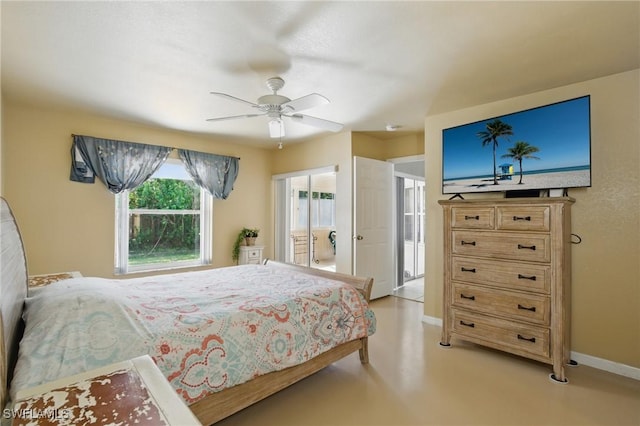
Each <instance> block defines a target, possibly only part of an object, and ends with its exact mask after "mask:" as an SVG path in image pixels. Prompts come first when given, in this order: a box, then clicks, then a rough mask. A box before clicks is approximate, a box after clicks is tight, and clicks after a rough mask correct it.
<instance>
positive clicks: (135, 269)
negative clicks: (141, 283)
mask: <svg viewBox="0 0 640 426" xmlns="http://www.w3.org/2000/svg"><path fill="white" fill-rule="evenodd" d="M211 263H212V262H211V261H207V262H201V261H199V260H198V261H190V262H176V263H171V264H145V265H135V266H129V268H128V270H127V271H126V272H122V271H120V270H118V269H117V268H116V269H115V270H114V271H113V273H114V274H115V275H131V274H139V273H147V272H163V271H172V270H178V269H192V268H197V267H200V266H211Z"/></svg>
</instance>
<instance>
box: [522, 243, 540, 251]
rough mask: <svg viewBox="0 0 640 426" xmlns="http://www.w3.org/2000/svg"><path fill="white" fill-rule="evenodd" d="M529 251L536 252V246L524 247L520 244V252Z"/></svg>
mask: <svg viewBox="0 0 640 426" xmlns="http://www.w3.org/2000/svg"><path fill="white" fill-rule="evenodd" d="M522 249H527V250H533V251H536V246H523V245H522V244H518V250H522Z"/></svg>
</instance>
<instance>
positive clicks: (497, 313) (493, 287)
mask: <svg viewBox="0 0 640 426" xmlns="http://www.w3.org/2000/svg"><path fill="white" fill-rule="evenodd" d="M439 203H440V204H441V205H442V208H443V210H444V309H443V326H442V342H441V345H443V346H449V345H450V341H451V337H452V336H453V337H456V338H460V339H463V340H467V341H470V342H474V343H477V344H481V345H485V346H489V347H492V348H495V349H499V350H503V351H507V352H510V353H513V354H516V355H521V356H524V357H527V358H531V359H534V360H537V361H541V362H544V363H547V364H551V365H553V374H551V376H550V377H551V378H552V379H554V380H556V381H559V382H566V381H567V378H566V376H565V368H564V367H565V365H566V364H568V363H569V362H570V355H569V351H570V317H571V315H570V314H571V311H570V308H571V290H570V289H571V205H572V204H573V203H574V200H573V199H572V198H569V197H561V198H511V199H509V198H505V199H491V200H460V201H458V200H456V201H453V200H442V201H440V202H439Z"/></svg>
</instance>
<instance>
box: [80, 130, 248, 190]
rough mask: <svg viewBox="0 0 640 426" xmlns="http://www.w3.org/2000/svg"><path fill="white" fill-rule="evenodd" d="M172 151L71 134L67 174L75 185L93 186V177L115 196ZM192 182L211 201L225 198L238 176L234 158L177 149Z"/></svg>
mask: <svg viewBox="0 0 640 426" xmlns="http://www.w3.org/2000/svg"><path fill="white" fill-rule="evenodd" d="M172 150H173V148H169V147H164V146H158V145H147V144H141V143H135V142H125V141H117V140H110V139H101V138H94V137H91V136H80V135H73V145H72V147H71V175H70V179H71V180H72V181H75V182H83V183H94V181H95V176H97V177H98V178H99V179H100V180H101V181H102V182H103V183H104V184H105V186H106V187H107V189H108V190H109V191H111V192H112V193H114V194H118V193H120V192H122V191H125V190H131V189H134V188H136V187H137V186H139V185H141V184H142V183H144V182H145V181H146V180H147V179H149V178H150V177H151V175H153V174H154V173H155V171H156V170H158V168H160V166H161V165H162V164H163V163H164V162H165V160H166V159H167V157H168V156H169V153H170V152H171V151H172ZM178 152H179V154H180V158H181V159H182V161H183V162H184V164H185V168H186V170H187V172H188V173H189V174H190V175H191V177H192V179H193V180H194V182H196V183H197V184H198V185H199V186H200V187H202V188H204V189H205V190H207V191H208V192H209V193H210V194H211V195H212V196H213V197H214V198H222V199H226V198H227V197H228V196H229V194H230V193H231V191H232V190H233V183H234V182H235V180H236V177H237V176H238V160H239V159H238V158H235V157H227V156H222V155H216V154H208V153H204V152H196V151H188V150H183V149H180V150H178Z"/></svg>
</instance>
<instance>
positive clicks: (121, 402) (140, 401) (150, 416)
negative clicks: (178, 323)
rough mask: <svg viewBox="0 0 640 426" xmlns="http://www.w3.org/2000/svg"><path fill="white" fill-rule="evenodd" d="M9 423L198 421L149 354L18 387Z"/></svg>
mask: <svg viewBox="0 0 640 426" xmlns="http://www.w3.org/2000/svg"><path fill="white" fill-rule="evenodd" d="M11 414H12V417H13V425H14V426H19V425H28V424H34V422H35V424H48V425H69V424H88V423H96V424H140V425H200V422H199V421H198V419H197V418H196V417H195V416H194V415H193V413H192V412H191V411H190V410H189V408H188V407H187V405H186V404H185V403H184V401H183V400H182V399H180V397H179V396H178V394H177V393H176V392H175V391H174V390H173V388H172V387H171V385H170V384H169V382H168V381H167V380H166V379H165V377H164V376H163V375H162V373H161V372H160V370H159V369H158V367H157V366H156V365H155V363H154V362H153V360H152V359H151V357H150V356H149V355H144V356H141V357H138V358H134V359H131V360H128V361H123V362H118V363H115V364H111V365H109V366H106V367H101V368H97V369H95V370H91V371H87V372H85V373H81V374H77V375H75V376H69V377H65V378H62V379H58V380H55V381H53V382H49V383H45V384H43V385H40V386H36V387H33V388H31V389H25V390H22V391H19V392H18V394H17V395H16V403H15V405H14V409H13V411H12V412H11Z"/></svg>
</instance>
